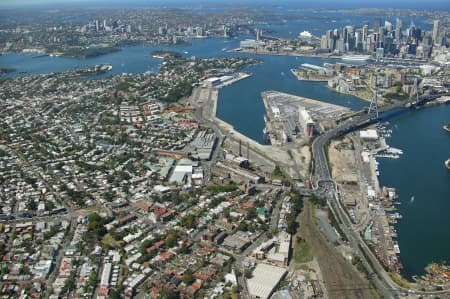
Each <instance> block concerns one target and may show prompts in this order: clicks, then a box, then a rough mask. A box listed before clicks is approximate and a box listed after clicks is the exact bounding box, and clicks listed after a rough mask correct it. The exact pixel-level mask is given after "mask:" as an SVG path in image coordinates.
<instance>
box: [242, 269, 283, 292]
mask: <svg viewBox="0 0 450 299" xmlns="http://www.w3.org/2000/svg"><path fill="white" fill-rule="evenodd" d="M286 273H287V271H286V269H285V268H280V267H276V266H271V265H267V264H258V265H257V266H256V268H255V270H254V271H253V277H252V278H250V279H247V288H248V292H249V293H250V296H251V298H261V299H265V298H270V296H271V295H272V293H273V291H274V290H275V288H276V287H277V285H278V284H279V283H280V281H281V280H282V279H283V278H284V276H285V275H286Z"/></svg>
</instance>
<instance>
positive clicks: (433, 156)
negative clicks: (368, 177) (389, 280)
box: [378, 105, 450, 277]
mask: <svg viewBox="0 0 450 299" xmlns="http://www.w3.org/2000/svg"><path fill="white" fill-rule="evenodd" d="M390 122H391V123H390V125H389V127H390V128H391V129H392V131H393V133H392V138H390V139H388V140H387V143H388V144H389V145H391V146H393V147H396V148H400V149H402V150H403V151H404V154H403V155H402V156H401V158H400V159H392V160H391V159H381V158H380V159H378V161H379V162H380V165H379V166H380V167H379V169H380V173H381V175H380V178H379V179H380V184H381V185H383V186H392V187H395V188H397V193H398V195H399V201H400V202H401V204H400V205H399V206H398V210H399V213H400V214H402V215H403V219H401V220H400V221H399V222H398V224H397V225H396V229H397V232H398V236H399V238H398V242H399V246H400V251H401V254H400V257H401V259H402V262H403V264H404V269H403V274H404V275H405V276H406V277H411V276H413V275H414V274H421V273H423V269H424V267H426V266H427V264H429V263H431V262H441V261H447V263H448V262H449V261H450V233H449V228H450V217H448V212H449V211H450V171H449V170H448V169H447V168H446V167H445V165H444V161H445V160H447V159H448V158H450V133H448V132H447V131H445V130H444V129H443V128H442V126H443V125H444V124H446V123H450V105H441V106H434V107H429V108H424V109H420V110H417V111H410V112H407V113H405V114H402V115H400V116H398V117H397V118H394V119H392V120H390ZM413 196H414V199H411V198H412V197H413Z"/></svg>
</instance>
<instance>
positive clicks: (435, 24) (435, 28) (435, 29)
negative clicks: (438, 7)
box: [433, 20, 439, 44]
mask: <svg viewBox="0 0 450 299" xmlns="http://www.w3.org/2000/svg"><path fill="white" fill-rule="evenodd" d="M433 43H434V44H439V20H434V22H433Z"/></svg>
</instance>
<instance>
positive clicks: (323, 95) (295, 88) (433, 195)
mask: <svg viewBox="0 0 450 299" xmlns="http://www.w3.org/2000/svg"><path fill="white" fill-rule="evenodd" d="M365 19H370V20H371V19H372V17H366V18H365ZM330 22H332V23H324V24H322V23H320V22H312V21H307V22H301V21H296V22H287V23H284V22H282V23H280V24H278V25H274V27H271V28H272V29H273V30H275V33H274V35H277V34H279V35H283V34H281V33H280V32H287V34H286V33H284V34H285V35H288V36H291V35H297V34H298V33H299V32H301V31H303V30H308V28H314V27H317V28H318V29H316V30H317V32H314V33H315V34H318V33H320V32H323V31H324V30H326V29H330V28H334V27H336V28H342V26H343V25H347V24H348V23H349V22H353V21H352V20H350V19H349V20H347V19H345V18H344V17H343V15H340V16H339V17H336V20H335V22H333V21H332V20H331V21H330ZM333 23H335V24H334V25H333ZM353 24H357V25H358V26H359V25H361V24H360V23H358V21H354V22H353ZM316 25H317V26H316ZM427 29H429V28H427ZM319 31H320V32H319ZM289 32H291V33H289ZM294 33H295V34H294ZM238 46H239V39H233V38H232V39H206V40H193V41H192V45H189V46H178V47H169V46H135V47H126V48H123V49H122V51H120V52H116V53H112V54H108V55H105V56H100V57H96V58H92V59H86V60H78V59H69V58H59V57H48V56H47V57H41V58H32V56H26V55H15V54H6V55H3V56H0V66H2V67H14V68H16V69H17V71H16V72H15V73H11V74H9V76H16V75H20V74H21V73H22V72H25V74H27V73H28V74H30V73H49V72H59V71H64V70H68V69H73V68H78V67H84V66H86V65H96V64H103V63H104V64H111V65H112V66H113V70H112V71H111V72H109V73H107V74H105V75H104V76H108V75H114V74H122V73H134V74H142V73H145V72H152V73H156V72H157V71H158V70H159V67H160V65H161V59H158V58H153V57H151V55H150V53H151V52H152V51H154V50H160V49H169V50H174V51H178V52H180V53H183V55H184V56H185V57H191V56H196V57H217V56H250V57H257V58H260V59H262V60H264V64H261V65H254V66H249V67H247V68H246V69H245V71H247V72H250V73H252V74H253V76H251V77H250V78H247V79H245V80H242V81H239V82H238V83H236V84H234V85H231V86H228V87H225V88H223V89H221V91H220V95H219V101H218V109H217V113H218V117H220V118H221V119H223V120H224V121H226V122H228V123H230V124H231V125H233V126H234V127H235V128H236V130H238V131H240V132H241V133H243V134H245V135H246V136H248V137H250V138H253V139H255V140H256V141H258V142H262V141H263V140H262V139H263V136H262V130H263V127H264V120H263V116H264V112H265V111H264V106H263V103H262V99H261V95H260V93H261V92H262V91H266V90H277V91H282V92H287V93H292V94H295V95H299V96H304V97H309V98H314V99H319V100H323V101H327V102H331V103H334V104H338V105H343V106H347V107H350V108H352V109H354V110H358V109H360V108H362V107H364V106H367V103H366V102H364V101H361V100H359V99H357V98H355V97H352V96H347V95H342V94H338V93H335V92H333V91H331V90H329V89H327V88H326V83H324V82H305V81H298V80H297V79H296V78H295V77H294V76H293V75H292V74H291V72H290V69H291V68H294V67H298V66H299V65H300V64H302V63H311V64H317V65H321V64H322V63H323V62H324V60H323V59H320V58H310V57H287V56H260V55H258V56H255V55H250V54H237V53H229V52H227V50H230V49H232V48H236V47H238ZM332 61H333V60H328V61H327V62H332ZM449 118H450V106H449V105H446V106H434V107H430V108H425V109H422V110H418V111H412V112H408V113H406V114H403V115H401V116H399V117H397V118H394V119H391V120H390V122H391V124H390V126H391V129H392V130H393V134H392V137H391V138H390V139H389V140H388V143H389V144H390V145H392V146H394V147H397V148H401V149H403V151H404V155H402V157H401V158H400V159H393V160H389V159H380V172H381V174H380V177H379V178H380V181H381V184H382V185H386V186H392V187H395V188H397V191H398V194H399V196H400V201H401V202H402V204H401V205H400V206H399V212H400V213H401V214H402V215H403V219H402V221H399V223H398V224H397V231H398V233H399V234H398V235H399V237H398V241H399V245H400V249H401V259H402V261H403V264H404V267H405V268H404V274H405V275H406V276H407V277H411V276H412V275H414V274H421V273H423V269H424V267H425V266H426V265H427V264H429V263H430V262H433V261H442V260H446V261H447V262H450V234H449V233H448V228H449V227H450V218H449V217H448V216H447V213H448V211H450V184H449V182H450V171H448V170H447V169H446V168H445V167H444V165H443V162H444V161H445V160H446V159H447V158H448V157H449V156H450V134H449V133H447V132H445V131H444V130H443V129H442V125H444V124H445V123H449V122H450V119H449ZM412 196H414V198H415V200H414V201H413V202H411V200H410V198H411V197H412Z"/></svg>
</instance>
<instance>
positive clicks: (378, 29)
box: [373, 18, 381, 33]
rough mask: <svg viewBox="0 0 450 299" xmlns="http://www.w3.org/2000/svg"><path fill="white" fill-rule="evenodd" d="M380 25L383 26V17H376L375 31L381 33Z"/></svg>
mask: <svg viewBox="0 0 450 299" xmlns="http://www.w3.org/2000/svg"><path fill="white" fill-rule="evenodd" d="M380 27H381V18H376V19H375V22H374V23H373V31H374V32H375V33H379V32H380Z"/></svg>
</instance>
